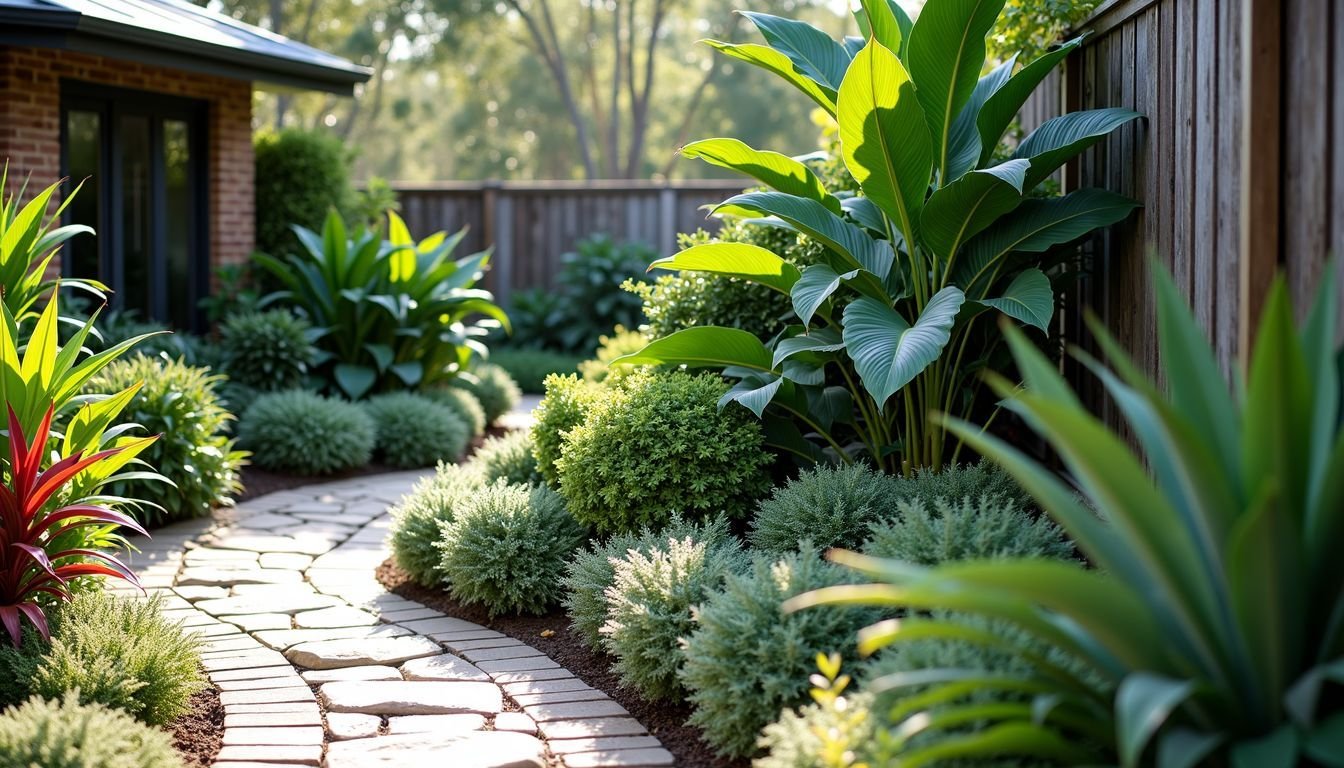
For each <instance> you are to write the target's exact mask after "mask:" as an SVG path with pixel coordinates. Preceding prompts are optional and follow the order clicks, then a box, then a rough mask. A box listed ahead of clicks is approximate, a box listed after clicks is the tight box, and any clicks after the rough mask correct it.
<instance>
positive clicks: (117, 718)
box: [0, 693, 182, 768]
mask: <svg viewBox="0 0 1344 768" xmlns="http://www.w3.org/2000/svg"><path fill="white" fill-rule="evenodd" d="M181 766H182V759H181V758H180V757H179V756H178V754H177V751H176V750H174V749H173V744H172V742H171V741H170V740H169V738H168V734H167V733H166V732H164V731H161V730H159V729H157V728H151V727H149V726H147V725H142V724H140V723H137V722H136V721H135V720H133V719H132V718H131V717H130V716H129V715H126V714H125V713H123V712H118V711H117V710H115V709H108V708H107V707H103V706H100V705H97V704H81V703H80V702H79V698H78V697H77V696H75V694H74V693H70V694H67V695H66V696H64V697H63V698H61V699H60V700H53V701H46V700H43V699H41V698H33V699H31V700H29V701H28V702H26V703H24V704H23V705H22V706H19V707H14V708H13V709H9V710H7V711H5V712H4V713H3V714H0V768H181Z"/></svg>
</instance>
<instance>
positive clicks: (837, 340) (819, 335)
mask: <svg viewBox="0 0 1344 768" xmlns="http://www.w3.org/2000/svg"><path fill="white" fill-rule="evenodd" d="M844 348H845V341H844V339H842V338H841V337H840V333H839V332H838V331H836V330H835V329H833V328H817V329H815V330H812V331H810V332H809V333H806V334H801V335H798V336H790V337H789V338H787V339H780V340H779V342H778V343H776V344H775V356H774V364H775V365H779V364H780V363H782V362H784V361H785V360H787V359H789V358H790V357H793V356H794V355H798V354H802V353H804V352H816V353H831V352H839V351H841V350H842V349H844Z"/></svg>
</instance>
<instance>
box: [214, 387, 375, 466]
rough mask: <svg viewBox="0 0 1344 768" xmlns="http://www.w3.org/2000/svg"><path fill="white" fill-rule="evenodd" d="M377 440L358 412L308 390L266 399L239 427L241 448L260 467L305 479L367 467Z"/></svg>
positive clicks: (352, 406) (370, 423)
mask: <svg viewBox="0 0 1344 768" xmlns="http://www.w3.org/2000/svg"><path fill="white" fill-rule="evenodd" d="M377 434H378V432H377V426H376V425H375V424H374V422H373V419H371V418H369V415H368V414H367V413H365V412H364V410H363V409H362V408H360V407H359V406H357V405H355V404H353V403H348V402H346V401H344V400H338V399H335V398H326V397H322V396H321V395H318V394H315V393H313V392H307V391H304V390H291V391H289V392H273V393H269V394H265V395H262V396H261V397H258V398H257V399H256V401H255V402H253V403H252V405H251V406H250V407H248V409H247V411H246V412H245V413H244V414H243V417H242V419H240V420H239V422H238V442H239V443H240V444H241V445H242V446H243V447H245V448H247V449H249V450H251V451H252V460H253V461H254V462H255V463H256V464H257V465H258V466H260V467H262V468H263V469H270V470H275V471H279V472H294V473H297V474H301V475H329V474H331V473H333V472H340V471H343V470H346V469H353V468H355V467H359V466H363V465H365V464H368V463H369V459H370V458H372V457H373V447H374V441H375V440H376V437H377Z"/></svg>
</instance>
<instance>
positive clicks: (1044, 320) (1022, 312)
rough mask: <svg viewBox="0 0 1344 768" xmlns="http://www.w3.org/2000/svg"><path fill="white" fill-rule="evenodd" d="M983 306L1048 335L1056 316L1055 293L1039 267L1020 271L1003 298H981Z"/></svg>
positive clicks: (1048, 279)
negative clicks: (1053, 318) (1051, 321)
mask: <svg viewBox="0 0 1344 768" xmlns="http://www.w3.org/2000/svg"><path fill="white" fill-rule="evenodd" d="M980 303H981V304H984V305H985V306H987V307H993V308H995V309H997V310H999V311H1000V312H1002V313H1004V314H1005V315H1007V316H1009V317H1011V318H1013V319H1014V320H1017V321H1019V322H1023V323H1026V324H1027V325H1032V326H1035V327H1037V328H1040V329H1041V330H1042V331H1045V332H1046V333H1049V332H1050V318H1051V317H1052V316H1053V315H1054V314H1055V293H1054V291H1053V290H1051V288H1050V278H1048V277H1046V276H1045V273H1044V272H1042V271H1041V270H1039V269H1036V268H1035V267H1032V268H1030V269H1024V270H1022V271H1021V272H1019V273H1018V274H1017V277H1014V278H1013V281H1012V282H1011V283H1009V284H1008V288H1007V289H1005V290H1004V292H1003V295H1002V296H999V297H997V298H993V299H980Z"/></svg>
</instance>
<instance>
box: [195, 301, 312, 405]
mask: <svg viewBox="0 0 1344 768" xmlns="http://www.w3.org/2000/svg"><path fill="white" fill-rule="evenodd" d="M310 332H311V326H309V324H308V321H307V320H304V319H302V318H300V317H296V316H295V315H294V314H292V313H290V312H286V311H284V310H279V309H277V310H272V311H270V312H245V313H243V314H240V315H230V316H229V317H228V318H227V319H226V320H225V321H224V322H223V323H222V324H221V325H220V327H219V343H220V347H221V348H222V349H223V358H224V371H225V372H226V373H227V374H228V376H229V380H230V381H232V382H235V383H237V384H239V385H241V386H244V387H250V388H251V389H254V390H257V391H260V392H275V391H279V390H283V389H295V388H298V387H299V386H301V385H302V384H303V381H304V379H305V378H306V377H307V376H308V371H309V369H310V368H311V367H312V365H313V364H314V363H315V362H317V348H316V347H314V346H313V343H312V341H311V337H310V335H309V334H310Z"/></svg>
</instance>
